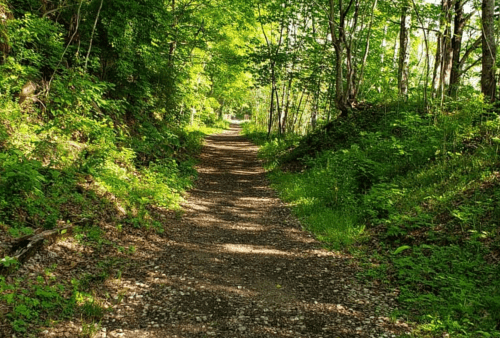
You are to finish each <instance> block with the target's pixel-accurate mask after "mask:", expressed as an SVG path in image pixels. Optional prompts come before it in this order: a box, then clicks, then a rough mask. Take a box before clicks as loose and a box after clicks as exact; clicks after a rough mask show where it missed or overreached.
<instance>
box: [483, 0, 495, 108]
mask: <svg viewBox="0 0 500 338" xmlns="http://www.w3.org/2000/svg"><path fill="white" fill-rule="evenodd" d="M494 13H495V1H494V0H483V4H482V31H483V37H482V49H483V60H482V65H483V69H482V71H481V91H482V93H483V94H484V100H485V101H486V102H494V101H495V94H496V93H495V92H496V82H495V62H496V57H497V49H496V44H495V20H494Z"/></svg>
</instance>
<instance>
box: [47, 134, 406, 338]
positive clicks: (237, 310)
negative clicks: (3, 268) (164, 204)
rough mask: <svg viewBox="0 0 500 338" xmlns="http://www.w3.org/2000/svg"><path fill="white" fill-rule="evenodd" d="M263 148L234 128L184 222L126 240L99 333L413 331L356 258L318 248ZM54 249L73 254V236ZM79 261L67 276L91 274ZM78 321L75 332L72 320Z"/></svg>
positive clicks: (205, 170)
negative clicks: (261, 156)
mask: <svg viewBox="0 0 500 338" xmlns="http://www.w3.org/2000/svg"><path fill="white" fill-rule="evenodd" d="M257 150H258V149H257V147H256V146H254V145H253V144H252V143H250V142H249V141H248V140H246V139H245V138H244V137H242V136H239V128H238V127H237V126H233V127H232V128H231V130H229V131H227V132H225V133H223V134H220V135H213V136H210V137H208V138H207V140H206V145H205V147H204V150H203V152H202V154H201V156H200V164H199V166H198V171H199V179H198V181H197V183H196V188H194V189H193V190H191V191H190V193H189V196H188V198H187V202H186V203H185V205H184V209H185V213H184V214H183V215H182V217H180V219H179V218H177V219H176V218H174V217H170V218H169V217H164V221H165V223H166V227H165V232H164V233H163V234H161V235H158V234H155V233H153V232H142V233H141V232H140V230H134V229H132V230H130V231H129V233H126V234H122V235H120V236H124V237H123V239H122V240H123V241H124V244H123V245H130V243H134V247H135V248H136V251H135V253H134V255H132V256H128V257H127V259H126V260H124V261H123V263H121V262H122V261H120V260H117V262H119V263H118V264H120V266H119V269H120V271H121V276H120V278H112V279H108V280H107V281H106V282H104V283H103V284H102V286H100V287H99V290H96V292H97V293H101V294H103V293H107V294H108V295H109V300H108V301H107V304H106V305H109V307H110V308H112V309H113V311H112V312H109V313H107V314H106V315H105V317H104V319H103V321H102V322H101V328H100V329H99V331H98V333H97V335H96V336H97V337H172V338H173V337H179V338H180V337H200V338H201V337H325V338H326V337H396V336H397V335H399V334H404V333H405V332H406V331H409V328H408V326H407V325H406V324H405V323H402V322H399V321H397V320H396V321H395V320H390V319H389V318H388V315H389V313H390V312H391V311H392V310H393V309H394V306H395V302H394V295H393V294H390V293H389V292H388V291H385V290H381V289H378V288H377V287H376V286H370V285H365V284H362V283H360V282H359V281H358V280H357V279H356V267H355V264H353V261H352V259H351V258H350V257H347V256H344V255H343V254H340V253H337V252H330V251H327V250H324V249H322V248H321V244H320V243H319V242H318V241H316V240H315V239H314V238H313V237H312V236H311V235H310V234H308V233H307V232H305V231H302V230H301V226H300V224H299V223H298V221H297V220H296V219H294V217H292V216H291V215H290V212H289V210H288V208H287V207H286V206H285V205H284V204H283V203H282V202H281V201H280V200H279V199H278V198H277V197H276V195H275V193H274V192H273V190H272V189H271V188H270V187H269V184H268V181H267V180H266V175H265V172H264V170H263V169H262V167H261V163H260V162H259V160H258V159H257V157H256V154H257ZM110 231H111V230H110ZM134 231H135V232H134ZM141 231H142V230H141ZM124 232H125V230H124ZM68 241H69V242H68ZM127 243H128V244H127ZM56 246H64V248H63V249H61V250H65V251H66V252H67V253H71V252H76V246H75V244H73V243H71V241H70V240H65V241H64V242H59V243H57V244H56ZM56 249H57V248H52V249H50V248H49V250H52V251H54V250H56ZM49 252H50V251H49ZM43 254H47V253H46V252H45V253H43ZM90 254H91V253H89V255H90ZM58 255H59V256H62V254H61V253H59V254H58ZM74 257H75V260H74V263H73V264H74V265H73V267H71V265H70V266H69V267H68V269H70V268H75V267H76V266H78V265H81V266H83V267H84V268H88V269H89V270H90V271H91V270H92V268H93V267H92V266H91V265H92V263H88V260H86V259H85V257H83V256H81V255H80V256H78V255H76V254H75V255H74ZM115 261H116V260H115ZM125 262H126V263H125ZM71 325H72V323H70V322H65V323H59V324H57V325H56V327H55V328H49V329H46V330H45V331H44V334H43V335H41V336H48V337H50V336H52V337H59V336H61V337H64V336H67V337H76V336H78V335H79V333H78V329H75V330H74V331H71V330H69V329H68V328H69V327H71ZM73 325H74V326H75V327H78V325H80V324H79V323H78V320H77V319H76V320H75V323H73Z"/></svg>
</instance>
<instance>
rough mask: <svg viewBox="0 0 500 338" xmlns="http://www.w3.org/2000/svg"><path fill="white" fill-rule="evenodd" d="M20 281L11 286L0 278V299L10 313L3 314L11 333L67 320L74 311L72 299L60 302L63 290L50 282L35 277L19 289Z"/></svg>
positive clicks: (62, 299) (58, 285)
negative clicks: (54, 321) (39, 324)
mask: <svg viewBox="0 0 500 338" xmlns="http://www.w3.org/2000/svg"><path fill="white" fill-rule="evenodd" d="M20 282H21V280H17V281H16V282H15V283H13V284H9V283H7V282H6V281H5V278H4V277H0V299H1V300H2V301H4V302H5V303H6V304H7V305H8V306H10V307H12V311H10V312H9V313H8V314H7V319H8V320H9V321H10V322H11V324H12V327H13V329H14V331H16V332H19V333H23V332H29V327H30V325H32V324H33V323H44V324H48V323H49V322H50V321H51V320H54V319H63V318H68V317H69V316H70V315H71V314H72V313H73V311H74V305H75V299H74V298H64V297H63V296H62V294H63V293H64V292H65V287H64V286H63V285H60V284H55V283H54V282H52V281H51V280H50V279H49V280H46V279H44V278H43V277H41V276H38V277H37V278H36V280H33V281H29V282H28V288H21V287H20Z"/></svg>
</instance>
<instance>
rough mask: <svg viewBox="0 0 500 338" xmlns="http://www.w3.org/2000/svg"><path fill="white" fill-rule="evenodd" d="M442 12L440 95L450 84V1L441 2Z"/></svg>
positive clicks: (451, 54)
mask: <svg viewBox="0 0 500 338" xmlns="http://www.w3.org/2000/svg"><path fill="white" fill-rule="evenodd" d="M441 7H442V11H443V20H444V28H445V29H444V35H443V66H442V67H441V95H443V94H444V92H445V89H446V88H447V87H448V85H449V84H450V74H451V68H452V64H453V47H452V39H451V18H452V13H451V8H452V1H451V0H442V6H441Z"/></svg>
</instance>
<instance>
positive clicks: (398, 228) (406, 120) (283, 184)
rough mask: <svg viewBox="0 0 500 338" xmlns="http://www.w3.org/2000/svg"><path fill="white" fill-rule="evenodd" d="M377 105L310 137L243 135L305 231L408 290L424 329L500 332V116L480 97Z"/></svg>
mask: <svg viewBox="0 0 500 338" xmlns="http://www.w3.org/2000/svg"><path fill="white" fill-rule="evenodd" d="M372 110H373V111H360V112H356V115H353V116H351V117H349V118H347V119H344V120H335V121H333V122H331V123H329V124H326V125H325V126H323V127H321V128H318V129H317V130H316V131H314V132H312V133H310V134H309V135H306V136H305V137H302V138H297V137H286V138H282V139H281V140H277V139H276V138H272V139H270V140H265V137H264V133H262V132H260V131H259V130H258V128H256V127H255V126H247V127H245V128H244V132H245V133H246V134H247V135H248V136H249V137H251V138H253V139H255V140H256V141H257V143H258V144H260V145H261V152H260V154H261V156H262V157H263V158H264V159H265V160H267V163H268V169H269V171H270V177H271V181H272V182H273V187H274V188H275V189H276V190H277V191H278V193H279V194H280V196H281V197H282V199H283V200H285V201H286V202H288V203H289V204H290V205H291V206H292V209H293V211H294V212H295V214H296V215H297V216H298V217H299V218H301V219H302V221H303V224H305V226H306V228H307V229H308V230H310V231H312V232H313V233H314V234H315V235H316V236H317V237H318V238H319V239H320V240H322V241H324V242H325V244H326V245H327V246H330V247H332V248H335V249H342V250H349V251H350V252H352V253H354V254H355V255H356V256H357V257H358V258H359V260H360V262H361V264H362V266H363V267H364V269H363V272H362V273H361V274H360V278H363V279H370V280H371V279H376V280H379V281H382V282H383V283H386V284H387V285H388V286H389V287H394V288H397V289H398V290H399V297H398V300H399V303H400V310H399V313H398V314H397V315H398V316H403V317H406V318H407V319H408V320H409V321H413V322H415V323H416V326H417V328H416V330H415V332H414V335H415V336H418V337H436V336H442V335H443V334H449V335H450V336H451V337H500V305H499V304H500V282H499V280H500V279H499V278H498V276H500V265H499V260H498V257H499V253H500V232H499V230H498V224H500V211H499V210H500V208H498V205H500V192H499V191H500V189H499V186H500V174H499V172H500V157H499V156H498V150H499V142H500V141H499V140H500V133H499V130H500V119H498V117H497V116H496V115H490V114H488V113H487V107H485V106H484V105H482V103H481V102H480V98H479V97H478V98H471V100H470V101H469V102H468V103H467V104H464V103H461V105H460V107H458V106H455V105H453V104H451V105H449V106H447V107H446V108H445V110H443V111H438V110H436V111H435V113H434V114H433V115H429V116H425V115H421V114H419V113H417V112H414V111H412V107H411V106H407V107H400V108H398V109H391V107H381V108H379V109H377V108H373V109H372ZM290 168H291V170H290ZM283 169H285V170H283Z"/></svg>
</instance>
